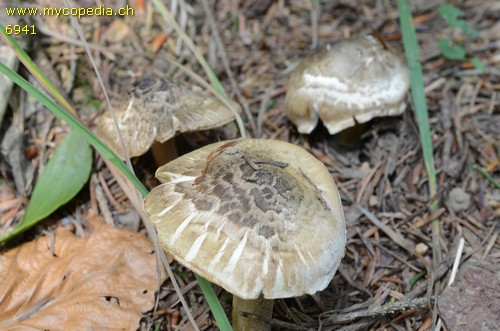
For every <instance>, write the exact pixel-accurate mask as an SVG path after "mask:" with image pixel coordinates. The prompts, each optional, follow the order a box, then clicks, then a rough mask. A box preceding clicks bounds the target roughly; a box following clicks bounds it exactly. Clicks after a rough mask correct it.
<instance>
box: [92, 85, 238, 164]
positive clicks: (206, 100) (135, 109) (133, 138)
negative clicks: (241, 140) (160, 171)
mask: <svg viewBox="0 0 500 331" xmlns="http://www.w3.org/2000/svg"><path fill="white" fill-rule="evenodd" d="M131 94H132V99H131V100H130V102H128V105H127V106H121V107H119V108H118V111H117V113H116V115H117V122H118V127H119V129H120V132H121V134H122V137H123V142H124V144H125V147H126V148H127V151H128V153H129V155H130V156H131V157H135V156H140V155H142V154H144V153H146V151H148V150H149V148H150V147H151V146H152V145H153V143H154V142H159V143H164V142H167V145H168V148H163V149H164V150H165V149H166V150H169V151H173V153H172V154H173V155H172V156H167V158H164V160H157V161H158V162H157V164H164V163H166V162H167V161H170V160H171V159H173V158H175V157H176V156H177V152H176V151H175V144H174V142H173V140H172V139H171V138H173V137H175V135H176V134H177V133H182V132H189V131H197V130H208V129H212V128H215V127H219V126H222V125H224V124H226V123H228V122H230V121H232V120H234V118H235V116H234V114H233V112H232V111H231V110H229V109H228V108H227V107H226V106H225V105H224V104H223V103H222V102H221V101H220V100H219V99H217V98H216V97H215V96H213V95H212V94H210V93H208V92H206V91H204V90H202V89H201V88H199V87H198V86H195V85H193V86H188V85H186V84H184V83H180V82H173V81H169V80H167V79H163V78H147V79H144V80H142V81H141V82H140V83H139V84H138V85H137V86H136V87H135V88H134V89H133V90H132V91H131ZM227 102H228V103H229V104H230V106H231V107H232V108H233V109H235V110H236V112H239V110H240V108H239V105H238V104H236V103H235V102H233V101H230V100H227ZM122 104H123V102H122ZM97 135H98V136H99V137H100V138H101V139H103V140H104V141H105V142H106V143H107V144H108V145H109V146H110V147H111V149H113V151H115V152H116V153H117V154H118V155H119V156H120V157H121V158H123V159H124V158H125V157H124V155H123V151H122V148H121V145H120V140H119V136H118V132H117V130H116V127H115V124H114V122H113V118H112V116H111V113H110V112H106V113H105V114H103V115H102V116H101V117H100V118H99V120H98V124H97ZM155 147H156V146H155V145H153V148H155ZM153 152H154V151H153ZM156 155H158V154H156ZM160 155H161V154H160Z"/></svg>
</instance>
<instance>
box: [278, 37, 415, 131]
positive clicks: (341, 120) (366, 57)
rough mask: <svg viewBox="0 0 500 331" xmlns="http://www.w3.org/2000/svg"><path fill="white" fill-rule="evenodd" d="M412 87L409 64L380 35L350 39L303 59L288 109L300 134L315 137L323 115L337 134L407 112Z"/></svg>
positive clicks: (294, 77) (292, 81)
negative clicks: (315, 131)
mask: <svg viewBox="0 0 500 331" xmlns="http://www.w3.org/2000/svg"><path fill="white" fill-rule="evenodd" d="M409 86H410V82H409V74H408V69H407V67H406V65H405V64H404V62H403V61H402V60H401V59H400V58H399V57H397V56H396V55H394V54H393V53H392V52H390V51H388V50H386V49H384V47H383V46H382V45H381V44H380V42H378V41H377V40H376V39H375V38H374V37H372V36H363V37H357V38H352V39H346V40H342V41H339V42H337V43H335V44H334V45H332V46H331V47H327V48H326V49H325V50H323V51H321V52H320V53H316V54H314V55H312V56H309V57H307V58H305V59H304V60H303V61H302V63H301V64H300V65H299V67H298V68H297V69H296V70H295V71H294V72H293V74H292V76H291V79H290V83H289V87H288V92H287V94H286V100H285V109H286V113H287V116H288V118H289V119H290V121H292V122H293V123H294V124H295V125H296V126H297V129H298V131H299V132H300V133H311V131H312V130H313V129H314V128H315V127H316V124H317V123H318V117H319V118H321V120H322V121H323V124H324V125H325V126H326V127H327V129H328V131H329V132H330V134H335V133H337V132H340V131H342V130H344V129H346V128H348V127H351V126H354V125H355V123H356V122H358V123H364V122H368V121H369V120H371V119H372V118H374V117H378V116H395V115H400V114H402V113H403V112H404V110H405V108H406V104H405V102H404V97H405V94H406V92H407V91H408V88H409ZM355 120H356V122H355Z"/></svg>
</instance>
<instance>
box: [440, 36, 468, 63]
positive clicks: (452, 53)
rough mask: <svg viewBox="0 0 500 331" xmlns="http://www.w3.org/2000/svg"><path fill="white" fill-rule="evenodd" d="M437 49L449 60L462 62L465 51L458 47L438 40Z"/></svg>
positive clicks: (447, 41) (444, 40)
mask: <svg viewBox="0 0 500 331" xmlns="http://www.w3.org/2000/svg"><path fill="white" fill-rule="evenodd" d="M438 45H439V49H440V50H441V53H442V54H443V55H444V57H446V58H447V59H449V60H464V59H465V49H464V48H463V47H462V46H460V45H452V44H451V43H450V41H449V40H447V39H439V41H438Z"/></svg>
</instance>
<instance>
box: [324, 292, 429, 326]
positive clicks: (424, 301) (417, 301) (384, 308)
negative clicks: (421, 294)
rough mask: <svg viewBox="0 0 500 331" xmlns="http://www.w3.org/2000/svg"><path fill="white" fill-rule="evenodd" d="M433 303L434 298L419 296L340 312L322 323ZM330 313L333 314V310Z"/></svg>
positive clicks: (427, 306) (395, 311)
mask: <svg viewBox="0 0 500 331" xmlns="http://www.w3.org/2000/svg"><path fill="white" fill-rule="evenodd" d="M432 303H433V300H432V299H431V302H429V298H418V299H415V300H410V301H404V302H396V303H389V304H386V305H383V306H380V307H375V308H370V309H366V310H361V311H355V312H352V313H346V314H344V313H342V312H339V313H338V314H337V315H336V316H333V317H329V318H328V319H327V320H325V321H323V323H322V324H323V325H333V324H341V323H347V322H352V321H354V320H357V319H359V318H364V317H377V316H384V315H390V314H395V313H399V312H403V311H405V310H408V309H421V308H424V309H431V308H432V307H431V304H432ZM328 314H331V312H330V313H328ZM323 315H324V314H323Z"/></svg>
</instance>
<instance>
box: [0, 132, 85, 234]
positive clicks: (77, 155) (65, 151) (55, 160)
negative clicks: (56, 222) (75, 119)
mask: <svg viewBox="0 0 500 331" xmlns="http://www.w3.org/2000/svg"><path fill="white" fill-rule="evenodd" d="M91 168H92V151H91V149H90V146H89V144H88V143H87V142H86V141H85V139H83V137H82V136H81V135H80V134H79V133H78V132H76V131H71V132H70V133H69V134H68V135H67V136H66V137H65V138H64V140H63V141H62V142H61V144H60V145H59V146H58V147H57V148H56V150H55V152H54V155H53V156H52V158H51V159H50V160H49V162H47V164H46V165H45V167H44V169H43V172H42V174H41V176H40V178H39V179H38V181H37V183H36V185H35V188H34V190H33V194H32V195H31V199H30V201H29V203H28V207H27V209H26V214H25V215H24V218H23V220H22V221H21V222H20V223H19V225H18V226H17V227H16V228H15V229H14V231H12V232H11V233H9V234H8V235H6V236H5V237H3V238H2V239H0V241H5V240H7V239H10V238H12V237H14V236H16V235H17V234H19V233H21V232H23V231H25V230H27V229H28V228H30V227H32V226H33V225H35V224H36V223H38V222H39V221H41V220H42V219H44V218H46V217H47V216H49V215H50V214H51V213H52V212H54V211H55V210H56V209H57V208H59V207H61V206H62V205H64V204H65V203H67V202H68V201H69V200H71V199H72V198H73V197H74V196H75V195H76V194H77V193H78V192H79V191H80V190H81V189H82V187H83V185H84V184H85V183H86V182H87V180H88V178H89V175H90V170H91Z"/></svg>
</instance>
